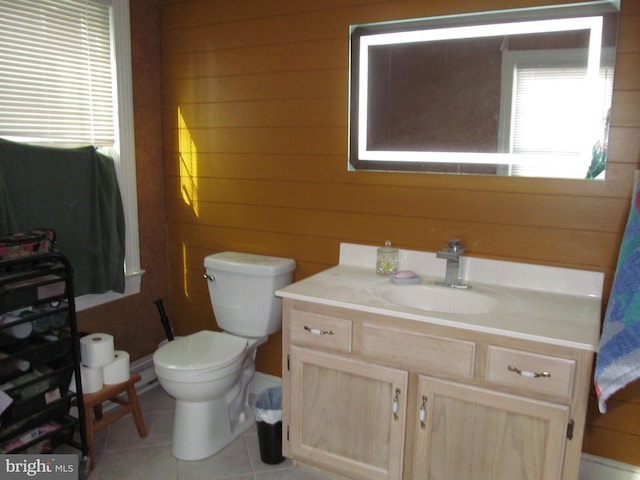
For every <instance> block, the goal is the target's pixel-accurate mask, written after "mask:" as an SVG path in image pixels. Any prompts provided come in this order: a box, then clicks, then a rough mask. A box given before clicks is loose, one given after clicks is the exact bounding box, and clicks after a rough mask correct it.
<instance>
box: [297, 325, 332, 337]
mask: <svg viewBox="0 0 640 480" xmlns="http://www.w3.org/2000/svg"><path fill="white" fill-rule="evenodd" d="M304 329H305V330H306V331H307V332H309V333H311V334H313V335H333V330H320V329H319V328H311V327H309V326H307V325H305V326H304Z"/></svg>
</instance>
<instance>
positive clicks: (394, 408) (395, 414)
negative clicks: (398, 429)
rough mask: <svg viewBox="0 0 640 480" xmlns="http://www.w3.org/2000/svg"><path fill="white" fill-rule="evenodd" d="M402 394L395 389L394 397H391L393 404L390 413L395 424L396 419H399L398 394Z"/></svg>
mask: <svg viewBox="0 0 640 480" xmlns="http://www.w3.org/2000/svg"><path fill="white" fill-rule="evenodd" d="M401 393H402V392H401V391H400V389H399V388H396V396H395V397H393V404H392V406H391V411H392V413H393V419H394V420H395V421H396V422H397V421H398V419H399V418H400V415H399V414H398V412H399V410H400V394H401Z"/></svg>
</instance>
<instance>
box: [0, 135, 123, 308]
mask: <svg viewBox="0 0 640 480" xmlns="http://www.w3.org/2000/svg"><path fill="white" fill-rule="evenodd" d="M37 228H52V229H54V230H55V232H56V236H57V244H58V251H59V252H60V253H62V254H64V255H66V256H67V258H68V259H69V261H70V262H71V265H72V267H73V280H74V289H75V294H76V295H78V296H79V295H84V294H87V293H104V292H106V291H109V290H113V291H115V292H120V293H122V292H124V286H125V282H124V253H125V247H124V246H125V235H124V232H125V227H124V211H123V208H122V198H121V196H120V189H119V187H118V181H117V178H116V172H115V167H114V164H113V160H112V159H111V158H110V157H107V156H106V155H103V154H101V153H99V152H97V151H96V149H95V148H94V147H82V148H55V147H42V146H34V145H26V144H22V143H15V142H10V141H8V140H4V139H0V234H6V233H11V232H18V231H27V230H32V229H37Z"/></svg>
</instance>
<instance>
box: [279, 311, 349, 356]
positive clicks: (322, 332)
mask: <svg viewBox="0 0 640 480" xmlns="http://www.w3.org/2000/svg"><path fill="white" fill-rule="evenodd" d="M290 335H291V343H293V344H294V345H303V346H307V347H314V348H325V349H329V350H337V351H339V352H351V320H347V319H344V318H335V317H326V316H324V315H319V314H317V313H310V312H303V311H294V312H293V315H292V320H291V334H290Z"/></svg>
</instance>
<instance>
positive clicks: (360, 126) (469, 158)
mask: <svg viewBox="0 0 640 480" xmlns="http://www.w3.org/2000/svg"><path fill="white" fill-rule="evenodd" d="M619 11H620V2H619V1H618V0H599V1H593V2H589V3H586V4H585V3H581V4H573V5H560V6H554V7H541V8H532V9H516V10H504V11H494V12H485V13H476V14H466V15H451V16H444V17H432V18H422V19H412V20H405V21H399V22H385V23H375V24H366V25H354V26H351V27H350V40H351V41H350V87H349V90H350V92H349V93H350V97H349V162H348V169H349V170H351V171H354V170H378V171H412V172H438V173H468V174H486V168H487V166H493V167H498V166H501V165H509V164H514V163H518V164H525V163H535V164H536V165H540V164H541V162H546V163H549V162H557V160H558V156H553V158H552V159H549V157H548V156H546V157H545V156H544V155H529V154H511V153H468V152H431V151H411V150H405V151H402V150H374V149H369V148H368V145H367V131H366V127H367V113H368V109H369V106H368V78H367V73H368V68H369V62H368V58H369V56H368V51H369V50H368V49H369V47H372V46H378V45H385V44H389V45H399V44H403V43H414V42H432V41H440V40H447V39H459V38H490V37H497V36H504V35H514V34H515V35H519V34H527V33H534V34H535V33H546V32H551V31H553V32H558V31H562V32H569V31H576V30H580V31H584V30H588V31H589V54H588V65H587V76H588V78H589V81H590V82H591V84H592V85H595V81H594V79H596V80H597V78H598V75H599V69H600V61H601V54H602V34H603V21H602V15H604V14H607V13H619ZM523 25H525V26H526V27H528V28H527V29H526V31H525V32H523V31H522V26H523ZM596 117H597V118H596ZM601 118H602V115H601V113H598V111H597V110H596V109H594V114H593V119H592V121H591V126H590V127H589V128H590V129H592V130H595V132H594V135H595V138H600V137H601V135H602V133H601V132H602V123H601ZM589 138H591V139H592V138H594V136H589ZM592 148H593V141H592V140H590V141H589V142H585V146H584V152H583V153H582V157H581V158H582V159H583V160H582V161H583V162H584V161H585V156H586V155H588V156H589V157H588V160H589V161H590V160H591V150H592ZM514 156H515V157H517V159H518V160H517V162H514V161H513V158H514ZM572 158H573V159H574V161H575V157H572ZM587 164H588V163H587ZM585 173H586V172H585ZM494 175H496V174H494ZM497 175H499V174H497Z"/></svg>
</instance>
